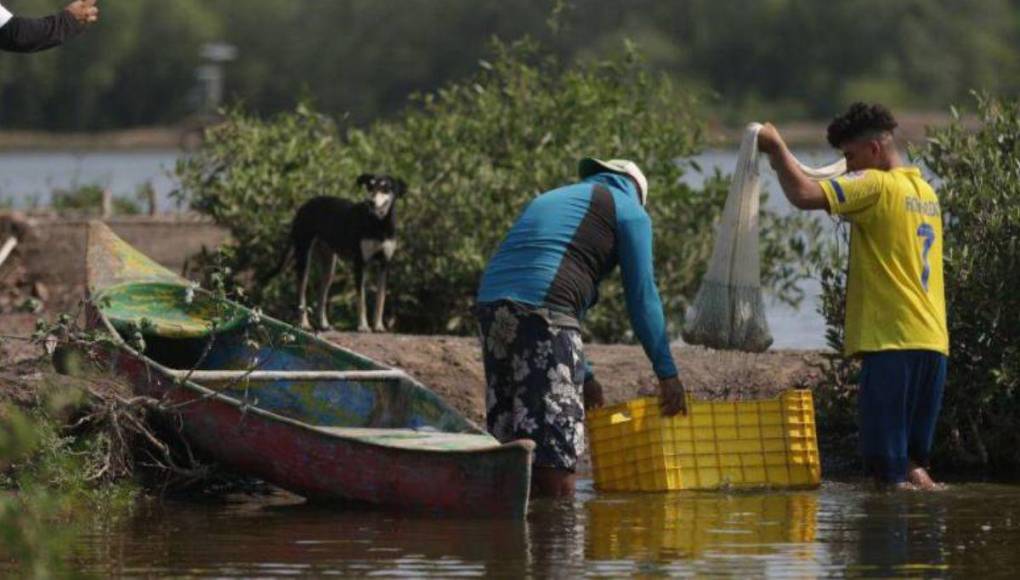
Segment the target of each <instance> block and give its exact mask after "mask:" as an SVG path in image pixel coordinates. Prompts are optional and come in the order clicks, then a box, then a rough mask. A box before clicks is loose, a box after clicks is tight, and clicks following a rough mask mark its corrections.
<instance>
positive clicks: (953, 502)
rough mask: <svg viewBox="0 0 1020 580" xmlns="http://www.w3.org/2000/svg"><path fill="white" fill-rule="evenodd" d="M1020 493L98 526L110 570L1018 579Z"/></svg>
mask: <svg viewBox="0 0 1020 580" xmlns="http://www.w3.org/2000/svg"><path fill="white" fill-rule="evenodd" d="M1018 545H1020V487H1018V486H1006V485H993V484H965V485H963V484H961V485H956V486H952V485H951V486H950V487H949V489H947V490H945V491H941V492H935V493H920V492H897V493H879V492H874V491H870V490H869V489H868V488H867V486H865V485H864V484H863V483H862V484H849V483H832V482H827V483H825V484H823V486H822V487H821V489H819V490H816V491H802V492H771V493H742V494H727V493H699V492H676V493H663V494H596V493H595V492H594V491H592V489H591V482H590V480H587V481H582V483H581V489H580V491H579V494H578V496H577V497H576V499H574V500H573V501H554V500H539V501H534V502H532V508H531V510H530V512H529V514H528V518H527V520H526V521H522V522H516V521H505V520H495V521H491V520H474V519H463V518H459V519H453V518H443V517H438V516H428V515H417V516H415V515H407V514H394V513H385V512H377V511H362V510H351V509H350V508H348V509H346V510H345V509H343V508H339V507H328V506H327V507H323V506H315V505H308V504H305V503H304V502H303V501H302V500H301V499H300V498H296V497H294V496H290V495H287V494H283V493H279V494H275V495H271V496H268V497H263V498H259V499H252V498H250V497H246V498H239V499H235V501H226V502H223V503H216V504H208V503H200V504H196V503H193V502H192V503H182V502H164V503H152V504H150V505H146V506H143V507H140V508H139V509H138V511H137V513H136V514H135V515H134V516H133V517H131V518H129V519H127V520H126V521H124V522H123V523H121V524H118V525H115V526H113V527H112V528H111V527H102V528H99V529H97V530H95V531H94V532H92V533H90V534H86V535H85V536H84V537H83V538H82V540H81V542H80V545H79V556H78V564H77V567H79V568H80V569H82V570H83V571H85V572H89V573H92V574H96V575H99V576H104V577H105V576H111V575H117V576H120V575H129V576H163V575H170V576H214V577H270V576H325V575H338V576H347V577H350V576H356V577H365V576H399V577H420V576H429V577H443V578H450V577H477V576H495V577H513V578H521V577H534V578H544V577H558V578H575V577H580V576H595V577H621V576H634V575H638V576H644V577H661V576H681V577H682V576H694V575H696V576H731V577H740V578H748V577H760V576H769V577H794V578H817V577H843V576H875V577H902V576H910V577H947V576H953V577H960V578H968V577H975V576H978V575H981V576H985V577H989V578H992V577H1015V576H1014V574H1015V570H1016V567H1017V566H1018V565H1020V553H1018V552H1017V550H1016V546H1018Z"/></svg>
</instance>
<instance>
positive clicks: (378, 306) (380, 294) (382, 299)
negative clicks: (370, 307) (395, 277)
mask: <svg viewBox="0 0 1020 580" xmlns="http://www.w3.org/2000/svg"><path fill="white" fill-rule="evenodd" d="M389 270H390V264H389V262H383V263H382V264H380V265H379V288H378V289H377V290H376V293H375V324H374V328H375V331H376V332H386V327H385V326H383V320H382V317H383V307H384V306H385V305H386V275H387V274H388V273H389Z"/></svg>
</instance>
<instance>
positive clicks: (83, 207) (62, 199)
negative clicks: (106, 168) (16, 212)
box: [50, 185, 142, 215]
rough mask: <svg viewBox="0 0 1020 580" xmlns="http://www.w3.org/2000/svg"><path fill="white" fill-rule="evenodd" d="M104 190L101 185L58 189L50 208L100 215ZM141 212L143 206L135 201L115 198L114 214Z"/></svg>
mask: <svg viewBox="0 0 1020 580" xmlns="http://www.w3.org/2000/svg"><path fill="white" fill-rule="evenodd" d="M104 189H105V188H103V187H102V186H100V185H82V186H80V187H76V188H74V189H70V190H59V189H58V190H56V191H54V192H53V199H52V201H51V203H50V206H51V207H52V208H53V209H54V210H56V211H57V212H60V213H85V214H89V215H99V214H100V213H101V212H102V209H103V191H104ZM141 211H142V210H141V206H139V204H138V202H136V201H135V200H133V199H130V198H126V197H115V198H113V213H115V214H118V215H136V214H139V213H141Z"/></svg>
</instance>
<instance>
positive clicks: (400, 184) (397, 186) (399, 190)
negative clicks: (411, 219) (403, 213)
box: [393, 179, 407, 196]
mask: <svg viewBox="0 0 1020 580" xmlns="http://www.w3.org/2000/svg"><path fill="white" fill-rule="evenodd" d="M393 190H394V191H395V192H396V194H397V195H398V196H400V195H404V194H405V193H407V184H406V183H404V180H403V179H395V180H393Z"/></svg>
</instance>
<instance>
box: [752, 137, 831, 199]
mask: <svg viewBox="0 0 1020 580" xmlns="http://www.w3.org/2000/svg"><path fill="white" fill-rule="evenodd" d="M758 149H759V150H761V152H762V153H765V154H767V155H768V156H769V161H770V163H771V165H772V169H775V171H776V174H777V175H779V185H780V186H782V188H783V193H784V194H786V199H788V200H790V203H792V204H793V206H794V207H796V208H799V209H807V210H810V209H825V210H827V209H829V203H828V201H826V198H825V193H824V192H823V191H822V187H821V186H820V185H818V182H817V181H814V180H813V179H810V178H809V177H808V176H807V175H805V174H804V172H803V171H801V169H800V164H798V163H797V159H796V158H795V157H794V156H793V153H791V152H790V149H789V147H787V146H786V143H785V142H784V141H783V138H782V137H781V136H780V135H779V131H778V130H776V128H775V126H773V125H772V123H766V124H765V126H764V127H762V129H761V131H759V132H758Z"/></svg>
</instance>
